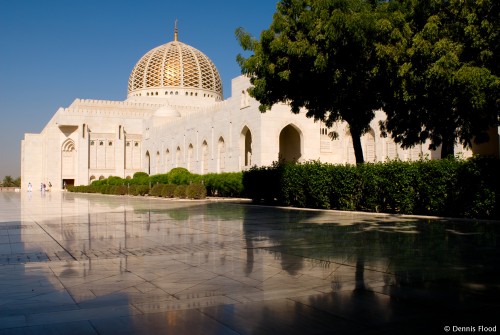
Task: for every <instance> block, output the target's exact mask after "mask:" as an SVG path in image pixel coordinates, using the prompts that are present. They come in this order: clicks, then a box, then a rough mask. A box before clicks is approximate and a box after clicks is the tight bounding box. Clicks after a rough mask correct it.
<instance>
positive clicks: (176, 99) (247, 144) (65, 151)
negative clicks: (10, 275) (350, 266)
mask: <svg viewBox="0 0 500 335" xmlns="http://www.w3.org/2000/svg"><path fill="white" fill-rule="evenodd" d="M248 87H249V81H248V79H247V78H245V77H237V78H235V79H233V81H232V87H231V89H232V96H231V97H229V98H228V99H226V100H223V94H222V84H221V79H220V76H219V73H218V71H217V69H216V67H215V65H214V64H213V63H212V62H211V60H210V59H209V58H208V57H207V56H206V55H204V54H203V53H202V52H200V51H198V50H197V49H195V48H193V47H191V46H189V45H187V44H184V43H182V42H180V41H178V39H177V33H175V37H174V41H171V42H169V43H167V44H164V45H161V46H159V47H157V48H154V49H152V50H151V51H149V52H148V53H146V54H145V55H144V56H143V57H142V58H141V59H140V60H139V62H138V63H137V64H136V65H135V67H134V68H133V70H132V73H131V74H130V78H129V83H128V97H127V99H126V100H125V101H104V100H81V99H76V100H75V101H74V102H73V103H72V104H71V105H70V106H69V107H68V108H60V109H59V110H58V111H57V112H56V113H55V115H54V116H53V117H52V119H51V120H50V121H49V123H48V124H47V125H46V126H45V128H44V129H43V130H42V132H41V133H40V134H26V135H25V138H24V140H23V141H22V154H21V163H22V167H21V175H22V180H23V182H24V184H23V187H26V185H27V184H28V182H31V183H34V184H35V185H36V184H37V183H40V182H44V183H47V184H48V182H49V181H50V182H51V183H52V184H53V185H54V186H55V188H59V187H62V186H63V185H72V184H78V185H81V184H88V183H89V182H91V181H92V180H94V179H99V178H105V177H109V176H119V177H122V178H127V177H131V176H132V175H133V174H134V173H135V172H138V171H144V172H147V173H149V174H158V173H165V172H168V171H169V170H171V169H172V168H174V167H185V168H187V169H188V170H190V171H191V172H193V173H199V174H204V173H208V172H225V171H227V172H229V171H241V170H244V169H246V168H248V167H250V166H253V165H258V166H262V165H269V164H271V163H272V162H273V161H277V160H278V159H283V160H286V161H305V160H317V159H320V160H321V161H323V162H332V163H354V162H355V158H354V151H353V147H352V141H351V138H350V136H349V131H348V130H347V127H346V125H345V124H338V125H335V126H334V129H328V128H326V127H325V126H324V124H322V123H320V122H317V123H316V122H314V121H313V120H312V119H308V118H306V117H305V115H304V114H299V115H294V114H292V113H291V112H290V108H289V107H288V106H287V105H285V104H280V105H276V106H275V107H274V108H273V110H272V111H269V112H267V113H265V114H261V113H260V112H259V110H258V102H257V101H255V100H254V99H252V98H250V97H249V95H248V93H247V88H248ZM382 116H383V113H382V112H378V113H377V117H376V119H375V120H373V122H372V130H370V131H369V132H368V133H367V134H365V135H364V136H363V138H362V145H363V151H364V156H365V160H366V161H369V162H374V161H383V160H385V159H386V158H387V157H388V158H396V157H399V158H401V159H404V160H405V159H417V158H418V157H419V156H420V155H422V154H424V155H429V156H430V157H433V155H434V154H435V153H431V152H429V151H428V150H427V149H426V148H427V146H425V145H424V146H422V145H420V146H417V147H415V148H413V149H411V150H402V149H401V148H399V147H398V146H397V145H396V144H395V143H394V142H393V141H392V140H390V139H386V138H381V137H380V132H379V130H378V121H379V120H380V118H381V117H382ZM332 130H335V131H336V132H337V133H338V134H339V135H340V136H339V138H338V139H336V140H333V141H332V140H331V139H330V137H329V135H328V134H329V133H330V132H331V131H332Z"/></svg>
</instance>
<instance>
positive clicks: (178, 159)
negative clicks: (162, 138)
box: [175, 147, 181, 167]
mask: <svg viewBox="0 0 500 335" xmlns="http://www.w3.org/2000/svg"><path fill="white" fill-rule="evenodd" d="M180 163H181V148H180V147H177V150H176V152H175V167H179V164H180Z"/></svg>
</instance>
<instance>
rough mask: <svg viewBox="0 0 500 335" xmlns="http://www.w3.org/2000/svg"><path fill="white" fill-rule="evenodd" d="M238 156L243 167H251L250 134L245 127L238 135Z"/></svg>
mask: <svg viewBox="0 0 500 335" xmlns="http://www.w3.org/2000/svg"><path fill="white" fill-rule="evenodd" d="M240 156H241V157H240V159H241V163H242V165H243V167H249V166H251V165H252V132H251V131H250V129H249V128H248V127H247V126H245V127H243V129H242V131H241V134H240Z"/></svg>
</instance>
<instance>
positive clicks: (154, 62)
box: [128, 34, 222, 100]
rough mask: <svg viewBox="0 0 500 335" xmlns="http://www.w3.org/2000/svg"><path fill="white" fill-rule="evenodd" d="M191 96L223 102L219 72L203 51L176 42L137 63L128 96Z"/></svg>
mask: <svg viewBox="0 0 500 335" xmlns="http://www.w3.org/2000/svg"><path fill="white" fill-rule="evenodd" d="M166 95H168V96H170V95H173V96H176V95H178V96H190V97H199V98H212V99H215V100H222V82H221V79H220V75H219V72H218V71H217V68H216V67H215V65H214V64H213V63H212V61H211V60H210V59H209V58H208V57H207V56H206V55H205V54H203V53H202V52H201V51H199V50H197V49H195V48H193V47H191V46H189V45H187V44H184V43H182V42H179V41H177V34H176V35H175V39H174V41H172V42H169V43H167V44H164V45H161V46H159V47H156V48H154V49H152V50H150V51H149V52H148V53H146V54H145V55H144V56H142V58H141V59H140V60H139V62H137V64H136V65H135V66H134V69H133V70H132V73H131V74H130V78H129V81H128V96H129V97H132V96H155V97H156V96H157V97H159V98H162V97H163V98H165V96H166Z"/></svg>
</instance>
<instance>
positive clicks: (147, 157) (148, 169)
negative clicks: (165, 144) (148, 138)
mask: <svg viewBox="0 0 500 335" xmlns="http://www.w3.org/2000/svg"><path fill="white" fill-rule="evenodd" d="M146 171H147V172H148V174H151V156H150V155H149V151H146Z"/></svg>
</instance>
